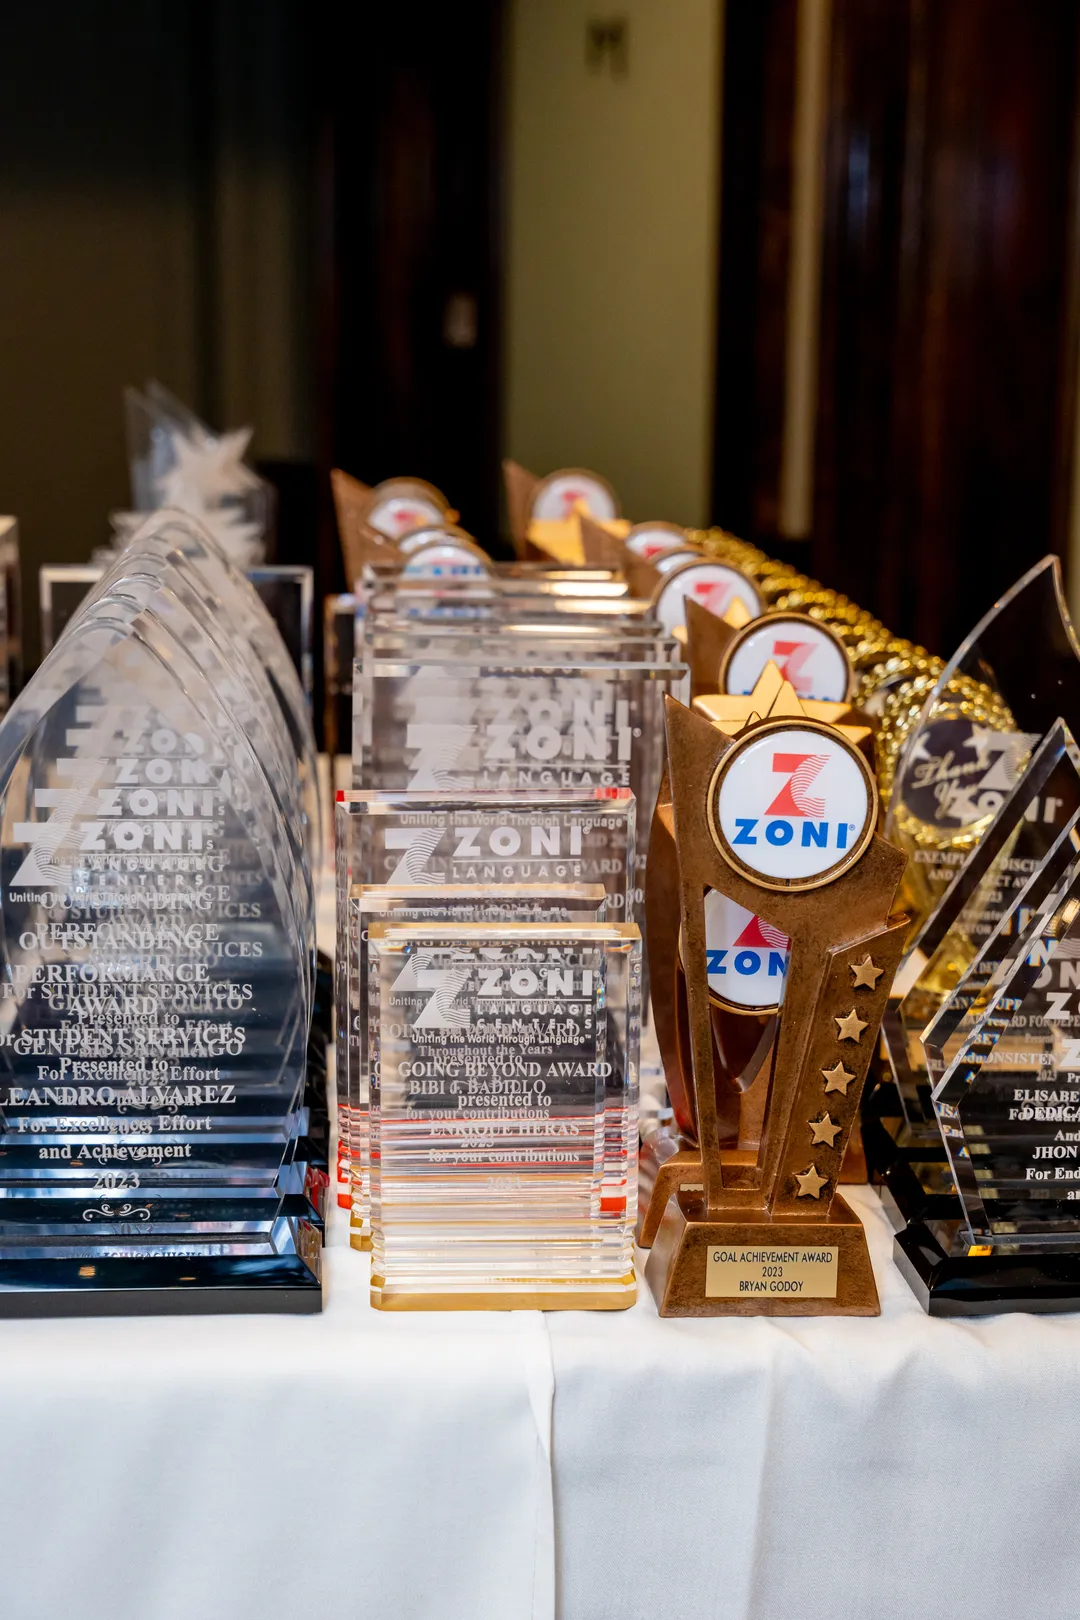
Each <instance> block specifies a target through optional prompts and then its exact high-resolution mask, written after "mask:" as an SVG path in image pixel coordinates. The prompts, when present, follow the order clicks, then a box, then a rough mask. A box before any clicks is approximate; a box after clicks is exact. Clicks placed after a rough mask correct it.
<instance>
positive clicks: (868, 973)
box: [848, 956, 885, 990]
mask: <svg viewBox="0 0 1080 1620" xmlns="http://www.w3.org/2000/svg"><path fill="white" fill-rule="evenodd" d="M848 966H849V967H850V968H851V974H852V979H853V981H854V982H853V985H852V988H853V989H855V990H860V989H866V990H876V989H877V982H878V980H879V979H880V978H881V975H882V974H883V973H884V971H885V969H884V968H879V967H875V966H874V959H873V957H872V956H864V957H863V959H862V961H861V962H849V963H848Z"/></svg>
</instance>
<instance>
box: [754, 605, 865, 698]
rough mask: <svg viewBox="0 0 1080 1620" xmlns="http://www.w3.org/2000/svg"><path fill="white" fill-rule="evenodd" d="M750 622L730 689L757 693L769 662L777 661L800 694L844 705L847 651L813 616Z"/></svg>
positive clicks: (778, 667)
mask: <svg viewBox="0 0 1080 1620" xmlns="http://www.w3.org/2000/svg"><path fill="white" fill-rule="evenodd" d="M794 620H795V615H793V616H792V621H789V622H788V623H781V624H770V623H769V621H768V620H767V619H766V620H765V621H764V622H761V623H759V624H756V625H755V624H751V625H748V626H747V627H746V630H745V631H744V632H743V633H742V634H741V635H740V637H739V639H738V640H737V641H736V642H735V643H734V644H733V646H732V649H731V656H730V659H729V661H728V664H727V668H726V669H725V672H724V687H725V690H726V691H728V692H732V693H747V692H752V691H753V690H754V687H755V686H756V685H757V683H758V680H759V679H760V677H761V673H762V671H763V670H764V668H765V665H766V664H767V663H770V662H772V663H774V664H775V665H776V667H777V669H778V670H779V671H780V674H781V675H782V676H783V678H784V680H785V681H787V682H789V684H790V685H791V686H792V687H793V688H794V689H795V692H796V693H797V695H798V696H799V697H801V698H814V699H819V700H821V701H823V702H826V703H842V702H843V701H844V700H845V698H846V697H847V694H848V687H849V684H850V679H851V670H850V666H849V665H848V661H847V655H846V654H845V652H844V649H843V648H842V647H841V646H840V645H839V644H838V643H837V642H836V641H834V640H833V638H832V637H831V636H829V635H828V634H826V632H825V631H824V630H822V629H821V628H820V627H819V626H817V625H815V624H812V623H811V622H810V621H809V620H804V621H803V622H802V623H798V622H793V621H794Z"/></svg>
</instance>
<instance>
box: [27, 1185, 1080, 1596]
mask: <svg viewBox="0 0 1080 1620" xmlns="http://www.w3.org/2000/svg"><path fill="white" fill-rule="evenodd" d="M851 1196H852V1202H853V1203H854V1204H855V1205H856V1206H857V1208H858V1209H859V1212H860V1214H861V1215H862V1216H863V1218H864V1220H865V1221H866V1223H867V1228H868V1231H869V1233H870V1237H871V1248H872V1252H873V1256H874V1264H875V1270H876V1273H877V1278H878V1287H879V1289H880V1290H881V1296H882V1306H883V1314H882V1316H881V1317H880V1318H878V1319H870V1320H858V1321H844V1320H842V1319H833V1318H828V1317H822V1318H818V1319H814V1318H807V1319H803V1320H799V1319H794V1320H787V1321H781V1322H771V1321H768V1320H767V1319H765V1318H760V1319H756V1320H753V1319H751V1320H740V1321H706V1322H674V1321H667V1322H662V1321H660V1320H658V1318H657V1316H656V1312H655V1309H654V1307H653V1304H652V1300H651V1298H649V1296H648V1295H647V1294H645V1293H644V1292H643V1297H642V1299H641V1300H640V1301H639V1303H638V1305H637V1306H636V1307H635V1308H634V1309H633V1310H632V1311H629V1312H624V1313H613V1314H610V1315H607V1314H596V1315H586V1314H584V1313H567V1314H553V1315H550V1316H547V1317H540V1316H539V1315H536V1314H533V1313H521V1314H519V1315H510V1314H504V1313H496V1314H491V1315H449V1314H447V1315H419V1314H417V1315H408V1314H404V1315H392V1314H391V1315H380V1314H379V1313H377V1312H373V1311H372V1310H371V1309H370V1308H369V1306H368V1304H367V1276H368V1261H367V1258H366V1257H365V1256H362V1255H359V1254H354V1253H353V1252H352V1251H351V1250H349V1249H348V1248H346V1247H344V1246H343V1244H344V1230H343V1229H344V1221H343V1220H341V1221H335V1223H334V1224H335V1231H334V1236H333V1242H332V1244H331V1248H330V1250H329V1253H328V1257H327V1258H328V1284H327V1308H326V1311H325V1313H324V1315H323V1316H322V1317H310V1318H293V1319H290V1318H288V1317H263V1318H250V1319H243V1318H229V1317H217V1318H214V1317H207V1318H189V1319H183V1318H179V1319H177V1318H173V1319H166V1320H157V1321H152V1320H130V1321H87V1322H74V1321H72V1322H4V1323H0V1379H2V1387H3V1407H2V1412H3V1417H2V1422H0V1523H2V1525H3V1549H4V1555H3V1568H2V1572H0V1614H2V1616H3V1620H106V1617H108V1620H309V1617H311V1616H313V1615H316V1614H320V1613H321V1614H326V1615H333V1616H334V1617H335V1620H353V1617H354V1616H355V1617H360V1616H363V1617H364V1620H384V1617H385V1620H550V1617H551V1616H553V1615H554V1614H558V1615H559V1616H560V1617H561V1620H636V1617H637V1616H642V1617H649V1620H652V1617H654V1616H657V1615H672V1614H676V1615H697V1616H708V1617H709V1620H790V1617H791V1616H793V1615H795V1616H798V1617H799V1620H865V1617H868V1616H871V1615H873V1617H874V1620H912V1616H915V1615H917V1616H918V1617H919V1620H955V1617H965V1620H966V1617H967V1616H975V1615H977V1616H978V1617H979V1620H1027V1617H1028V1616H1038V1617H1039V1620H1059V1617H1061V1620H1064V1617H1066V1616H1069V1617H1072V1616H1074V1615H1075V1614H1076V1612H1077V1605H1076V1598H1075V1593H1076V1590H1077V1586H1078V1578H1080V1557H1078V1554H1077V1550H1076V1536H1075V1533H1074V1525H1073V1513H1074V1509H1075V1503H1076V1499H1077V1484H1076V1481H1077V1479H1078V1478H1080V1421H1078V1419H1077V1416H1076V1411H1077V1398H1078V1395H1080V1320H1078V1319H1077V1318H1074V1317H1042V1318H1037V1317H998V1318H994V1319H985V1320H983V1321H980V1322H966V1323H950V1322H941V1321H930V1320H928V1319H927V1318H926V1317H925V1316H924V1315H923V1314H922V1312H921V1311H920V1310H919V1309H918V1307H917V1306H916V1304H915V1302H914V1300H913V1298H912V1297H911V1296H910V1295H909V1294H908V1291H907V1288H906V1286H905V1285H904V1283H903V1282H902V1280H901V1278H900V1277H899V1275H898V1273H896V1272H895V1271H894V1269H893V1268H892V1266H891V1263H890V1260H889V1252H890V1246H891V1237H890V1233H889V1229H888V1226H887V1224H886V1222H885V1220H884V1218H883V1216H882V1215H881V1212H880V1210H879V1209H878V1207H877V1203H876V1199H875V1198H874V1196H873V1194H871V1193H869V1192H865V1191H858V1190H856V1191H855V1192H854V1193H853V1194H852V1195H851ZM553 1390H554V1404H553V1403H552V1394H553ZM552 1484H554V1535H553V1526H552Z"/></svg>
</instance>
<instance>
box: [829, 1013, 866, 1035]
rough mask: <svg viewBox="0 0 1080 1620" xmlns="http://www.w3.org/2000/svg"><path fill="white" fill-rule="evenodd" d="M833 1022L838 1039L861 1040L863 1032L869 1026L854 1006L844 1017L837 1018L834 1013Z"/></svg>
mask: <svg viewBox="0 0 1080 1620" xmlns="http://www.w3.org/2000/svg"><path fill="white" fill-rule="evenodd" d="M833 1022H834V1023H835V1025H836V1038H837V1040H838V1041H861V1040H862V1032H863V1030H864V1029H865V1028H866V1027H867V1025H866V1020H865V1019H864V1018H860V1017H859V1015H858V1013H857V1012H856V1011H855V1009H854V1007H852V1009H851V1011H850V1012H849V1013H847V1014H846V1015H845V1016H844V1017H843V1018H837V1017H836V1015H835V1013H834V1014H833Z"/></svg>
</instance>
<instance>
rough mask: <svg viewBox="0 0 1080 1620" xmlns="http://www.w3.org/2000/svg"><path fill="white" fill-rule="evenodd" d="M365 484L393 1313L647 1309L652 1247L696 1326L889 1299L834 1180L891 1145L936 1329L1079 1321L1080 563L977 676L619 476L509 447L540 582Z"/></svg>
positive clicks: (345, 820) (371, 833)
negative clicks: (948, 1319) (655, 1093)
mask: <svg viewBox="0 0 1080 1620" xmlns="http://www.w3.org/2000/svg"><path fill="white" fill-rule="evenodd" d="M335 480H336V482H335V495H336V500H337V507H338V515H339V527H340V529H341V533H342V539H343V546H344V548H345V552H346V556H347V557H349V558H351V561H352V572H353V573H354V574H355V577H356V581H357V584H356V588H355V590H354V592H353V593H351V594H350V596H349V597H347V598H339V599H336V600H335V601H334V602H333V604H331V605H330V607H329V613H332V614H333V616H334V622H335V624H337V623H340V624H341V625H346V624H347V625H349V626H350V627H351V630H352V636H353V644H352V651H353V665H352V676H351V682H350V694H349V695H350V696H351V700H352V772H353V784H354V785H353V789H352V790H351V791H347V792H343V793H341V794H339V795H338V803H337V807H336V842H337V860H338V872H337V916H338V942H337V991H336V994H337V998H338V1008H339V1020H338V1088H339V1089H338V1121H339V1132H340V1138H339V1140H340V1156H339V1161H338V1176H339V1181H338V1197H339V1202H341V1203H344V1204H346V1205H348V1206H349V1207H350V1209H351V1230H352V1241H353V1243H354V1245H355V1246H356V1247H360V1248H365V1247H368V1246H369V1245H370V1246H371V1247H372V1248H373V1249H374V1259H373V1280H372V1299H373V1303H375V1304H377V1305H379V1306H380V1307H382V1308H410V1307H412V1308H416V1307H420V1308H453V1307H455V1306H456V1307H458V1308H463V1307H469V1306H477V1305H487V1306H497V1305H513V1304H532V1305H540V1306H544V1307H552V1306H555V1305H559V1304H564V1305H579V1306H582V1305H584V1306H589V1307H592V1308H601V1307H614V1308H618V1307H621V1306H624V1305H626V1304H629V1303H630V1302H631V1301H632V1299H633V1298H634V1290H635V1282H634V1271H633V1266H632V1263H631V1250H630V1234H631V1231H632V1230H635V1228H636V1231H635V1235H636V1239H637V1242H638V1243H639V1244H640V1246H641V1248H642V1249H643V1250H644V1251H646V1255H647V1258H646V1263H645V1268H644V1275H645V1279H646V1281H647V1283H648V1285H649V1287H650V1289H651V1291H652V1293H653V1295H654V1297H655V1299H656V1302H657V1305H658V1308H659V1309H660V1312H661V1314H664V1315H711V1314H744V1313H745V1314H748V1313H757V1312H768V1313H772V1314H780V1315H789V1314H791V1315H793V1314H804V1313H807V1312H822V1313H846V1314H874V1313H876V1312H877V1310H878V1300H877V1292H876V1286H875V1282H874V1277H873V1272H872V1269H871V1266H870V1261H869V1255H868V1250H867V1244H866V1238H865V1234H864V1231H863V1228H862V1225H861V1223H860V1222H859V1220H858V1219H857V1217H856V1216H855V1214H854V1213H853V1211H852V1209H851V1208H850V1206H849V1205H848V1203H847V1202H846V1201H845V1199H844V1197H843V1195H842V1194H841V1192H840V1191H839V1188H840V1186H841V1185H842V1184H843V1183H844V1182H845V1181H857V1180H861V1179H864V1178H865V1175H866V1169H867V1163H869V1171H870V1175H871V1178H872V1179H873V1180H874V1182H875V1183H876V1184H877V1185H878V1187H879V1190H880V1191H881V1194H882V1198H883V1201H884V1204H885V1207H886V1209H887V1211H888V1212H889V1214H890V1216H891V1217H892V1219H893V1221H894V1224H895V1226H896V1228H897V1237H896V1246H895V1257H896V1260H897V1263H898V1265H899V1267H900V1269H901V1271H902V1273H903V1275H904V1276H905V1277H906V1279H907V1281H908V1282H909V1284H910V1285H911V1287H912V1288H913V1290H914V1291H915V1293H916V1295H917V1296H918V1298H919V1299H920V1301H921V1302H922V1304H923V1305H924V1307H925V1308H926V1309H927V1310H929V1311H931V1312H933V1313H935V1314H938V1313H977V1312H980V1311H994V1310H1003V1309H1026V1310H1055V1309H1066V1308H1070V1307H1073V1306H1075V1305H1076V1303H1077V1302H1078V1301H1080V1128H1078V1129H1073V1130H1070V1129H1069V1128H1068V1127H1069V1126H1070V1124H1076V1125H1080V1089H1077V1087H1076V1083H1075V1082H1074V1081H1073V1080H1072V1079H1071V1078H1070V1074H1071V1073H1073V1072H1080V1040H1078V1039H1077V1038H1076V1036H1077V1035H1080V1007H1078V1006H1077V1002H1076V998H1077V995H1078V994H1080V991H1078V988H1077V987H1078V986H1080V969H1078V968H1077V967H1076V963H1077V962H1078V961H1080V826H1078V819H1080V774H1078V766H1080V755H1077V753H1076V749H1075V746H1074V743H1073V740H1072V736H1071V734H1070V731H1069V728H1068V721H1069V718H1070V716H1071V715H1072V714H1073V712H1074V703H1075V700H1076V699H1077V698H1080V653H1078V649H1077V644H1076V640H1075V636H1074V634H1073V631H1072V628H1071V625H1070V623H1069V620H1068V615H1067V613H1066V611H1065V608H1064V603H1063V599H1062V591H1061V582H1060V574H1059V569H1058V565H1057V562H1056V560H1054V559H1051V558H1048V559H1046V560H1045V561H1044V562H1043V563H1041V564H1039V565H1038V566H1037V567H1036V568H1034V569H1032V570H1031V571H1030V573H1029V574H1027V575H1025V576H1024V578H1023V579H1021V580H1020V581H1019V583H1018V584H1017V585H1016V586H1015V587H1014V588H1013V590H1012V591H1010V592H1009V593H1008V594H1007V595H1006V596H1005V597H1004V598H1003V599H1002V600H1001V601H1000V602H999V603H997V604H996V605H995V607H994V608H993V609H992V610H991V611H990V613H989V614H988V615H987V616H986V618H985V619H984V620H983V621H982V622H981V624H980V625H979V626H978V627H977V628H976V630H975V631H974V632H973V633H972V635H971V636H970V637H969V638H968V640H967V641H966V642H965V643H964V644H963V646H962V647H961V648H960V650H959V651H958V652H957V654H956V655H955V656H954V657H953V658H952V659H951V660H950V661H949V662H948V663H945V662H943V661H942V660H941V659H940V658H937V657H934V656H932V655H931V654H929V653H927V652H925V651H924V650H923V649H921V648H918V647H915V646H912V645H911V644H910V643H907V642H904V641H902V640H900V639H899V638H896V637H894V636H893V635H891V633H890V632H889V631H887V630H886V629H885V627H884V626H882V625H881V624H880V623H879V622H878V621H876V620H875V619H873V618H872V616H870V615H869V614H867V613H865V612H863V611H862V610H860V609H859V608H857V607H856V606H855V605H854V604H853V603H851V602H849V601H847V600H846V599H844V598H843V597H840V596H838V595H837V594H836V593H834V592H831V591H828V590H826V589H825V588H823V587H821V586H819V585H818V584H817V583H816V582H814V581H812V580H809V579H806V578H805V577H804V576H802V575H799V574H798V573H797V572H796V571H795V570H794V569H792V568H790V567H788V566H786V565H783V564H780V563H777V562H775V561H772V560H771V559H769V558H767V557H765V556H764V555H763V554H762V553H761V552H759V551H757V550H756V549H755V548H753V547H751V546H748V545H746V544H744V543H743V542H740V541H738V540H735V539H734V538H733V537H731V536H729V535H726V534H724V533H722V532H720V531H710V532H708V533H701V532H694V533H691V532H687V531H685V530H680V529H677V528H676V527H674V526H673V525H670V524H666V523H648V524H637V525H630V524H628V523H627V522H625V521H624V520H622V519H621V517H620V515H619V511H618V505H617V502H616V500H615V497H614V495H613V492H612V491H611V489H610V487H609V486H608V485H607V484H606V483H605V482H604V481H603V480H602V479H600V478H598V477H597V476H596V475H594V474H591V473H586V472H583V471H581V470H577V469H570V470H561V471H559V472H557V473H555V474H552V475H551V476H550V477H548V478H546V479H537V478H534V477H533V476H532V475H531V474H529V473H527V472H526V471H525V470H524V469H522V468H520V467H516V466H514V465H512V464H508V466H507V496H508V507H509V510H510V513H511V519H512V523H513V527H514V534H515V542H516V546H517V552H518V556H517V560H516V561H515V562H513V563H510V564H496V563H493V562H492V561H491V560H490V559H489V558H487V557H486V556H485V555H484V554H483V552H482V551H481V549H480V548H479V547H478V546H477V544H476V542H475V541H474V540H473V539H472V538H471V537H470V536H469V535H468V534H466V533H465V531H463V530H461V529H460V528H459V527H457V524H456V517H457V514H456V513H453V512H452V511H451V510H450V509H449V507H448V503H447V502H446V500H445V498H444V497H443V496H442V495H441V494H440V493H439V492H438V491H437V490H434V489H433V488H432V487H431V486H430V485H426V484H424V483H422V482H421V481H419V480H407V479H398V480H394V481H392V482H391V483H388V484H385V485H380V486H378V487H376V488H375V489H370V488H368V487H367V486H364V485H361V484H359V483H358V482H357V481H355V480H352V479H349V478H347V476H346V475H344V474H342V473H338V474H336V475H335ZM330 623H331V619H330V617H328V626H329V625H330ZM339 644H340V643H339ZM335 695H337V694H335ZM341 729H342V731H343V730H344V727H342V728H341ZM635 819H636V828H635V826H634V822H635ZM568 854H569V856H570V859H567V858H566V857H567V855H568ZM597 880H599V882H597ZM639 928H640V929H641V930H642V932H643V935H644V946H645V951H646V955H645V959H644V960H643V961H642V963H641V966H640V969H639V967H638V963H637V953H638V950H639V944H638V932H637V931H638V929H639ZM1074 941H1075V943H1074ZM639 986H640V988H639ZM587 992H590V993H587ZM642 1026H644V1031H643V1033H644V1042H645V1049H646V1051H649V1050H652V1051H654V1052H656V1053H657V1054H658V1057H659V1061H660V1064H661V1065H662V1072H663V1076H664V1080H665V1082H666V1092H667V1101H668V1104H669V1106H668V1107H667V1108H665V1109H663V1110H661V1111H660V1116H659V1118H658V1119H653V1120H652V1121H651V1122H650V1123H651V1125H652V1128H651V1129H648V1130H646V1132H645V1134H644V1140H643V1142H642V1144H641V1149H640V1166H638V1165H636V1164H635V1155H636V1151H637V1147H638V1140H637V1129H636V1122H635V1112H636V1099H637V1090H638V1083H637V1070H638V1064H639V1047H638V1036H639V1031H640V1030H641V1029H642ZM864 1154H865V1156H864ZM639 1190H640V1198H641V1201H640V1205H639V1203H638V1193H639ZM1070 1204H1071V1205H1072V1206H1073V1207H1072V1208H1070V1207H1069V1206H1070Z"/></svg>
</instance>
